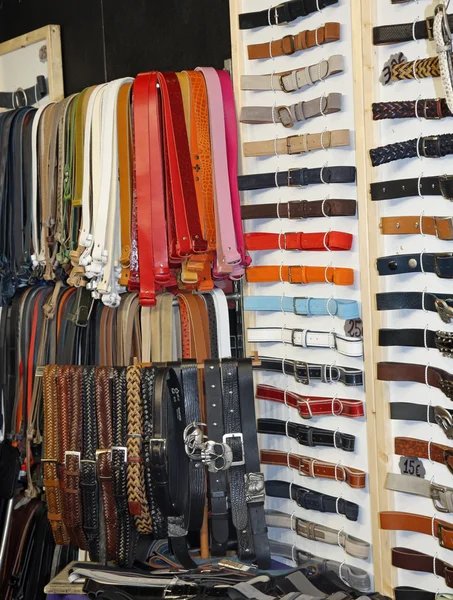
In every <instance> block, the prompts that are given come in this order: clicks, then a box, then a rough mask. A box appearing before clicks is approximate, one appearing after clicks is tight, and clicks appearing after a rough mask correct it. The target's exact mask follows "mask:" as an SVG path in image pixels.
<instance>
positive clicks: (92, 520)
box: [80, 367, 100, 562]
mask: <svg viewBox="0 0 453 600" xmlns="http://www.w3.org/2000/svg"><path fill="white" fill-rule="evenodd" d="M82 386H83V393H82V421H83V428H82V460H81V461H80V462H81V474H80V488H81V490H82V506H83V530H84V532H85V536H86V539H87V543H88V551H89V553H90V559H91V560H92V561H95V562H98V561H99V550H100V545H99V505H98V486H97V481H96V445H97V439H98V432H97V423H96V406H95V396H96V387H95V367H84V369H83V376H82Z"/></svg>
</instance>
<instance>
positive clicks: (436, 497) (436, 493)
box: [430, 483, 450, 513]
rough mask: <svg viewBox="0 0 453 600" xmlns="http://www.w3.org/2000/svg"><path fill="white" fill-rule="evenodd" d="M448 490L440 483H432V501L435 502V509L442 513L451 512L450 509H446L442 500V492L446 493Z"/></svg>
mask: <svg viewBox="0 0 453 600" xmlns="http://www.w3.org/2000/svg"><path fill="white" fill-rule="evenodd" d="M446 491H447V488H445V487H444V486H443V485H439V484H438V483H432V484H431V488H430V494H431V500H432V501H433V504H434V508H435V509H436V510H438V511H439V512H441V513H448V512H450V511H449V510H448V508H445V507H444V505H443V504H442V500H441V499H440V494H441V492H446Z"/></svg>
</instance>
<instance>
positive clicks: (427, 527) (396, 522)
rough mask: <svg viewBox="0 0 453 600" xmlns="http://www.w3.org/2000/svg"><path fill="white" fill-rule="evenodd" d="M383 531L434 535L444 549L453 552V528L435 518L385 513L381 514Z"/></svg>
mask: <svg viewBox="0 0 453 600" xmlns="http://www.w3.org/2000/svg"><path fill="white" fill-rule="evenodd" d="M380 522H381V529H387V530H394V531H414V532H416V533H425V534H426V535H432V536H433V537H434V538H436V539H438V540H439V545H440V546H442V548H448V549H449V550H453V526H452V525H451V523H448V522H447V521H441V520H440V519H436V518H434V517H425V516H423V515H413V514H410V513H404V512H392V511H388V512H387V511H385V512H381V513H380Z"/></svg>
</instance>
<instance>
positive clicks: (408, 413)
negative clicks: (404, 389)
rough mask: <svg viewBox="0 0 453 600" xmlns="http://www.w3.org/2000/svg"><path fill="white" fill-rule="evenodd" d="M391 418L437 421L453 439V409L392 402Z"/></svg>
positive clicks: (449, 437)
mask: <svg viewBox="0 0 453 600" xmlns="http://www.w3.org/2000/svg"><path fill="white" fill-rule="evenodd" d="M390 418H391V419H394V420H399V421H421V422H424V423H437V425H439V427H440V428H441V429H442V431H443V432H444V433H445V435H446V436H447V438H448V439H449V440H451V439H453V410H448V409H446V408H443V406H432V405H431V404H429V405H428V406H426V405H424V404H414V403H412V402H390Z"/></svg>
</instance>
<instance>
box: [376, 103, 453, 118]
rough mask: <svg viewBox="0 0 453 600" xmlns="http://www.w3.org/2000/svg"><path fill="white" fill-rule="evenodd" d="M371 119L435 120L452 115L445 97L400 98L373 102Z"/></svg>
mask: <svg viewBox="0 0 453 600" xmlns="http://www.w3.org/2000/svg"><path fill="white" fill-rule="evenodd" d="M371 107H372V110H373V120H374V121H382V120H383V119H415V118H418V119H421V118H424V119H428V120H437V119H443V118H444V117H452V116H453V114H452V113H451V111H450V109H449V108H448V105H447V101H446V99H445V98H424V99H422V100H402V101H399V102H373V104H372V105H371Z"/></svg>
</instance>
